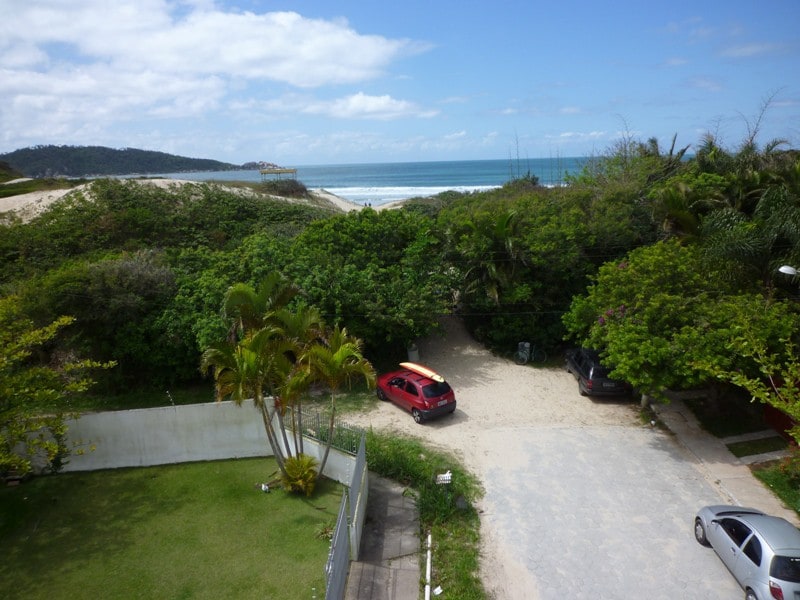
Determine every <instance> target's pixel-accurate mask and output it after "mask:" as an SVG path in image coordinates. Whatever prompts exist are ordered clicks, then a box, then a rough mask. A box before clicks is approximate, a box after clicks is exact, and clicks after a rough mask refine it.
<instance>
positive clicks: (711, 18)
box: [0, 0, 800, 165]
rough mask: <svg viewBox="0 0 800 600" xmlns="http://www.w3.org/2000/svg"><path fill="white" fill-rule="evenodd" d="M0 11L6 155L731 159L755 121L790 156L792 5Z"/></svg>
mask: <svg viewBox="0 0 800 600" xmlns="http://www.w3.org/2000/svg"><path fill="white" fill-rule="evenodd" d="M0 14H2V15H3V17H2V19H0V124H2V126H1V127H0V153H2V152H10V151H12V150H15V149H17V148H23V147H27V146H33V145H39V144H67V145H102V146H110V147H114V148H124V147H132V148H143V149H148V150H160V151H164V152H170V153H175V154H180V155H184V156H193V157H201V158H213V159H217V160H223V161H227V162H233V163H243V162H246V161H251V160H265V161H271V162H275V163H279V164H282V165H303V164H336V163H359V162H393V161H417V160H423V161H427V160H462V159H489V158H508V157H516V156H519V157H522V158H550V157H556V156H562V157H567V156H586V155H590V154H601V153H603V152H605V151H607V150H608V148H609V147H611V146H612V145H613V143H614V142H615V141H618V140H620V139H621V138H622V137H623V136H632V137H634V138H641V139H643V140H644V139H647V138H650V137H656V138H658V140H659V141H660V143H661V144H662V146H664V147H667V148H668V147H669V144H670V142H671V139H672V136H673V135H675V134H677V143H678V145H679V146H685V145H687V144H696V143H697V142H698V141H700V139H701V137H702V136H703V134H705V133H706V132H711V133H713V134H714V135H715V136H717V138H718V139H719V140H720V141H721V142H722V143H723V145H725V146H727V147H730V148H735V147H736V145H737V144H738V143H739V142H741V140H742V139H744V137H745V136H746V135H747V134H748V131H749V130H753V129H754V128H756V127H757V128H758V133H759V135H758V137H757V140H758V141H759V142H760V143H762V144H763V143H766V142H767V141H770V140H772V139H775V138H783V139H787V140H788V141H789V142H790V144H791V146H792V147H795V148H796V147H798V146H800V1H798V0H760V1H758V2H757V1H755V0H693V1H690V2H687V1H684V0H671V1H670V2H657V3H652V4H651V3H648V5H647V6H646V8H645V6H644V5H643V4H642V3H641V2H640V1H636V2H632V1H629V0H618V1H615V2H600V1H597V0H595V1H591V2H590V1H573V0H556V1H548V2H543V1H535V0H527V1H518V2H517V1H504V0H495V1H494V2H475V1H471V0H459V1H450V0H425V1H423V0H403V1H402V2H384V1H378V0H372V1H367V0H362V1H354V0H351V1H348V0H344V1H341V0H340V1H330V0H305V1H304V0H301V1H297V2H261V1H256V0H225V1H216V2H215V1H212V0H186V1H168V0H115V1H114V2H108V1H107V0H80V1H79V2H74V1H71V0H35V1H34V2H24V3H23V2H22V1H21V0H0ZM765 105H768V107H767V110H766V111H762V109H763V108H764V106H765ZM762 113H763V118H762V119H760V120H759V116H760V115H762Z"/></svg>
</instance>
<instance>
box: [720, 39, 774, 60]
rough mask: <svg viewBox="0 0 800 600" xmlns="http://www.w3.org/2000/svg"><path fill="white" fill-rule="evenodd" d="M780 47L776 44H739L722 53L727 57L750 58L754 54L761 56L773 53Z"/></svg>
mask: <svg viewBox="0 0 800 600" xmlns="http://www.w3.org/2000/svg"><path fill="white" fill-rule="evenodd" d="M777 49H778V46H777V45H776V44H768V43H763V44H756V43H752V44H741V45H739V46H731V47H729V48H726V49H725V50H723V51H722V52H721V55H722V56H724V57H726V58H750V57H753V56H761V55H764V54H771V53H772V52H775V51H776V50H777Z"/></svg>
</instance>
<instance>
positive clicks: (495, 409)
mask: <svg viewBox="0 0 800 600" xmlns="http://www.w3.org/2000/svg"><path fill="white" fill-rule="evenodd" d="M443 327H444V336H443V337H440V336H434V337H431V338H429V339H426V340H423V341H421V342H420V343H419V350H420V362H422V363H424V364H426V365H428V366H429V367H431V368H432V369H434V370H436V371H438V372H440V373H441V374H442V375H444V376H445V377H446V378H447V380H448V381H449V382H450V384H451V385H452V386H453V388H454V389H455V391H456V398H457V399H458V410H456V412H455V413H454V414H453V415H452V416H445V417H444V418H442V419H439V420H436V421H432V422H430V423H425V424H424V425H417V424H416V423H415V422H414V421H413V419H412V418H411V416H410V415H408V414H405V413H404V412H402V411H401V410H400V409H399V408H398V407H396V406H394V405H393V404H391V403H381V404H379V405H378V406H377V408H376V409H375V410H373V411H370V412H369V413H366V414H361V415H348V417H347V419H348V421H349V422H352V423H353V424H355V425H359V426H362V427H374V428H375V429H380V430H390V431H397V432H399V433H402V434H404V435H410V436H415V437H418V438H420V439H422V440H425V441H426V443H429V444H431V445H434V446H440V447H442V448H445V449H447V450H449V451H451V452H454V453H456V454H457V455H458V456H459V457H460V458H461V459H463V461H464V464H466V465H467V466H468V467H469V468H470V469H471V470H472V471H473V473H475V475H477V476H478V477H479V478H480V479H481V481H486V480H487V477H486V475H487V473H489V471H490V470H493V469H498V468H502V467H501V466H499V465H498V464H497V463H496V462H494V459H490V458H489V456H490V455H496V453H492V452H490V450H491V449H492V448H494V447H496V444H497V440H498V439H500V440H507V441H508V442H509V446H513V441H514V438H515V430H519V431H523V430H527V431H529V428H530V427H531V426H534V427H543V428H549V427H558V426H561V427H563V426H574V427H581V426H596V425H631V426H635V425H638V424H639V423H638V413H637V410H636V408H637V407H636V406H635V405H632V404H631V403H614V402H607V401H606V402H593V401H591V400H589V399H587V398H584V397H581V396H580V394H578V391H577V384H576V382H575V379H574V378H573V377H572V376H571V375H570V374H569V373H567V372H566V371H565V370H563V369H561V368H531V367H520V366H517V365H516V364H514V363H513V362H511V361H509V360H506V359H503V358H499V357H497V356H494V355H492V354H491V353H490V352H488V351H487V350H486V349H485V348H483V347H482V346H481V345H480V344H478V343H477V342H475V341H474V340H473V339H472V338H471V337H470V336H469V334H468V333H467V331H466V330H465V329H464V327H463V325H462V324H461V323H460V321H458V320H457V319H455V318H447V319H445V320H444V321H443ZM514 459H515V457H514V455H513V454H509V455H508V460H509V461H514ZM478 508H479V510H480V511H481V513H482V516H481V534H482V556H481V579H482V581H483V582H484V585H485V587H486V589H487V592H489V594H490V595H491V596H492V597H495V598H498V599H501V598H502V599H516V598H520V599H523V598H528V599H529V598H532V597H534V595H532V594H531V592H532V590H535V589H536V588H537V585H536V582H535V581H533V578H532V575H531V574H530V573H529V572H528V571H527V570H526V569H525V568H524V567H523V566H522V565H521V564H520V563H519V561H518V560H516V558H515V556H514V551H513V548H511V547H509V546H508V545H507V544H506V543H505V541H504V540H502V539H500V537H499V536H498V535H497V533H496V532H495V531H493V529H492V527H491V524H492V523H491V521H490V520H489V519H488V518H486V517H485V516H484V515H487V514H491V511H492V510H502V508H501V507H490V506H486V505H485V501H482V503H481V504H480V505H479V506H478Z"/></svg>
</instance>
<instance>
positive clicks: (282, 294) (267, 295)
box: [222, 271, 300, 339]
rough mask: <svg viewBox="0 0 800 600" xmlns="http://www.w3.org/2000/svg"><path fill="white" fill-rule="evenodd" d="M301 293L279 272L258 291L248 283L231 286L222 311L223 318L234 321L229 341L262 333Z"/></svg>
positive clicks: (270, 275)
mask: <svg viewBox="0 0 800 600" xmlns="http://www.w3.org/2000/svg"><path fill="white" fill-rule="evenodd" d="M299 293H300V289H299V288H298V287H297V286H295V285H294V284H293V283H291V282H289V281H287V280H286V279H285V278H284V277H283V275H281V274H280V273H279V272H278V271H271V272H269V273H268V274H267V275H266V277H264V279H263V280H262V281H261V283H260V284H259V286H258V289H257V290H256V289H253V287H252V286H250V285H248V284H246V283H237V284H234V285H232V286H231V287H230V288H229V289H228V291H227V292H226V294H225V299H224V300H223V308H222V314H223V315H224V316H225V317H226V318H228V319H230V320H231V329H230V331H229V333H228V337H229V339H237V338H239V337H242V336H244V335H246V334H247V332H249V331H255V330H258V329H260V328H261V327H263V326H264V324H265V322H266V320H268V317H269V316H270V315H272V314H274V313H275V312H277V311H279V310H281V309H283V308H285V307H286V306H287V305H288V304H289V302H290V301H291V300H292V299H293V298H294V297H295V296H297V294H299Z"/></svg>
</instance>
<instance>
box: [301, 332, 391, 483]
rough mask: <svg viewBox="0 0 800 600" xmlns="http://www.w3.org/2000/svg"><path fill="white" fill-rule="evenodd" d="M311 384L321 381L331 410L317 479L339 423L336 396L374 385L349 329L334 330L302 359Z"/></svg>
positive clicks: (371, 372)
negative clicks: (357, 383) (356, 386)
mask: <svg viewBox="0 0 800 600" xmlns="http://www.w3.org/2000/svg"><path fill="white" fill-rule="evenodd" d="M300 363H301V364H302V366H303V368H304V370H305V372H304V377H305V379H306V380H307V381H308V382H311V381H320V382H322V383H324V384H325V385H326V386H327V388H328V389H329V390H330V394H331V407H330V422H329V425H328V440H327V444H326V446H325V454H324V455H323V457H322V461H321V462H320V467H319V471H318V474H317V476H319V475H321V474H322V471H323V470H324V469H325V464H326V463H327V461H328V454H329V453H330V449H331V444H332V443H333V434H334V424H335V420H336V393H337V392H338V391H339V389H340V388H341V387H342V386H343V385H351V384H352V383H353V382H354V381H356V380H359V379H363V380H364V381H366V382H367V385H368V386H369V387H373V386H374V385H375V370H374V369H373V367H372V365H371V364H370V362H369V361H368V360H367V359H365V358H364V357H363V355H362V354H361V340H359V339H358V338H355V337H352V336H350V335H349V334H348V333H347V329H344V328H340V327H338V326H336V327H334V328H333V329H332V330H331V331H330V332H329V333H328V335H327V336H326V338H325V340H324V341H323V342H322V343H316V344H313V345H311V346H309V347H308V349H307V350H306V352H305V353H304V354H303V356H302V357H300Z"/></svg>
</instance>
